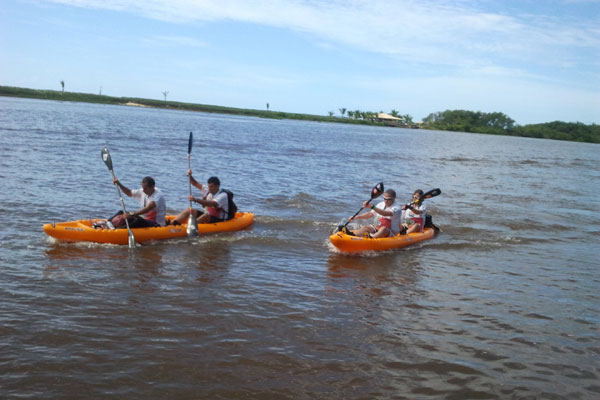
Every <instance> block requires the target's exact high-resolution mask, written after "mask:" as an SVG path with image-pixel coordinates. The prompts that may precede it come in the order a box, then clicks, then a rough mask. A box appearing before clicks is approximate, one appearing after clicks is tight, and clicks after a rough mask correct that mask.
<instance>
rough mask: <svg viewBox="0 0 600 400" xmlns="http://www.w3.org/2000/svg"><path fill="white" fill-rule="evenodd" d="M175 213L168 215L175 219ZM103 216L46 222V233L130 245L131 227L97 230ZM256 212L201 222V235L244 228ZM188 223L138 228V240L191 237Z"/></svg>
mask: <svg viewBox="0 0 600 400" xmlns="http://www.w3.org/2000/svg"><path fill="white" fill-rule="evenodd" d="M173 218H175V216H174V215H168V216H167V219H168V220H172V219H173ZM97 221H101V220H100V219H91V220H90V219H87V220H85V219H82V220H77V221H68V222H59V223H56V224H44V232H46V234H47V235H48V236H51V237H53V238H55V239H58V240H60V241H64V242H95V243H110V244H120V245H126V244H128V243H129V239H128V238H129V234H128V232H127V229H94V228H93V227H92V224H93V223H94V222H97ZM253 221H254V214H252V213H241V212H238V213H236V215H235V217H234V218H232V219H230V220H229V221H224V222H216V223H212V224H198V233H199V234H200V235H202V234H207V233H217V232H232V231H239V230H241V229H244V228H246V227H248V226H250V225H251V224H252V222H253ZM186 229H187V224H182V225H177V226H173V225H168V226H161V227H157V228H134V229H132V231H133V236H134V238H135V242H136V243H144V242H148V241H151V240H165V239H175V238H180V237H186V236H187V232H186Z"/></svg>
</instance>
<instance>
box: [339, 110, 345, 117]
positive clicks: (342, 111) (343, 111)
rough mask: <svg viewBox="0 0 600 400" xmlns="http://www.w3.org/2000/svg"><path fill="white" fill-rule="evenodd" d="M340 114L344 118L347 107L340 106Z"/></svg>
mask: <svg viewBox="0 0 600 400" xmlns="http://www.w3.org/2000/svg"><path fill="white" fill-rule="evenodd" d="M340 114H342V118H344V114H346V109H345V108H340Z"/></svg>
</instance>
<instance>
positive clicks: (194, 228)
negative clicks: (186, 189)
mask: <svg viewBox="0 0 600 400" xmlns="http://www.w3.org/2000/svg"><path fill="white" fill-rule="evenodd" d="M193 141H194V135H193V134H192V132H190V139H189V141H188V155H187V159H188V170H191V169H192V167H191V157H192V142H193ZM189 186H190V196H191V195H192V181H191V180H189ZM186 232H187V235H188V237H195V236H198V221H196V218H195V217H194V214H193V213H192V201H191V200H190V216H189V217H188V221H187V229H186Z"/></svg>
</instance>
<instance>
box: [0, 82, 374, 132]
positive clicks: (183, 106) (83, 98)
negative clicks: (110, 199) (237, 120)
mask: <svg viewBox="0 0 600 400" xmlns="http://www.w3.org/2000/svg"><path fill="white" fill-rule="evenodd" d="M0 96H5V97H21V98H32V99H42V100H57V101H74V102H81V103H96V104H112V105H121V106H133V107H151V108H163V109H169V110H187V111H200V112H207V113H216V114H233V115H245V116H254V117H260V118H271V119H298V120H306V121H317V122H337V123H346V124H359V125H374V126H385V125H384V124H383V123H377V122H372V121H368V120H353V119H350V118H340V117H335V116H321V115H311V114H299V113H288V112H282V111H268V110H253V109H246V108H234V107H223V106H215V105H208V104H194V103H182V102H178V101H163V100H152V99H141V98H136V97H113V96H106V95H99V94H91V93H75V92H61V91H59V90H38V89H28V88H19V87H12V86H0Z"/></svg>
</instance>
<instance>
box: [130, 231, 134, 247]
mask: <svg viewBox="0 0 600 400" xmlns="http://www.w3.org/2000/svg"><path fill="white" fill-rule="evenodd" d="M129 248H130V249H135V238H134V237H133V232H131V229H130V230H129Z"/></svg>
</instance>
